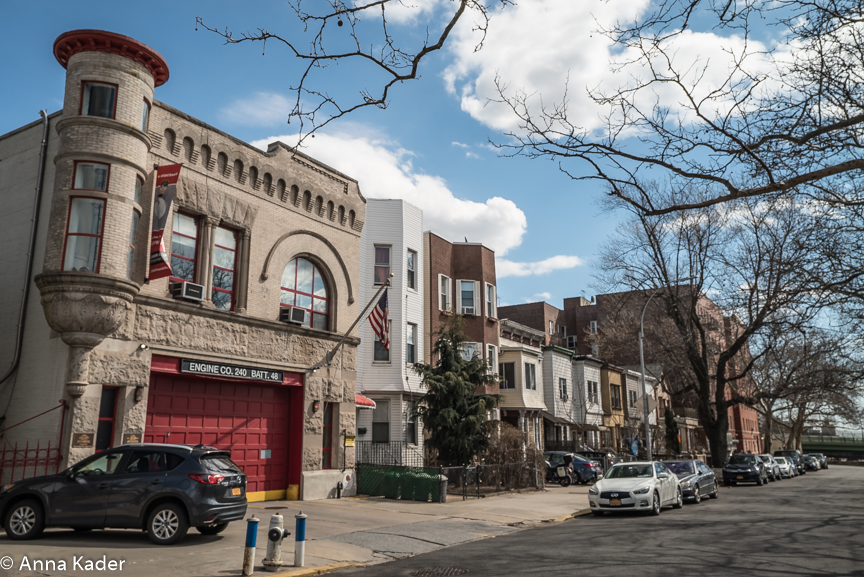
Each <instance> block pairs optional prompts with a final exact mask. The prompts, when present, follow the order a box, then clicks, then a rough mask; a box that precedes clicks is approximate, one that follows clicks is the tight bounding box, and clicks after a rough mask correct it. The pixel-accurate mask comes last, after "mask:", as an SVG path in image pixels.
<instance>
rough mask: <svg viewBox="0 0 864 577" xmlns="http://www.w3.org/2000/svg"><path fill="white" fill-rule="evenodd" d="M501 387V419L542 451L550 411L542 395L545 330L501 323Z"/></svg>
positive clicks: (499, 381)
mask: <svg viewBox="0 0 864 577" xmlns="http://www.w3.org/2000/svg"><path fill="white" fill-rule="evenodd" d="M499 324H500V326H501V339H500V341H499V343H500V346H499V357H498V386H499V391H498V392H499V393H500V394H501V395H502V396H503V397H504V398H503V400H502V401H501V405H500V411H501V420H502V421H504V422H505V423H509V424H511V425H513V426H515V427H516V428H517V429H519V430H520V431H522V432H523V433H525V434H526V439H527V440H528V442H529V443H530V445H531V446H533V447H534V448H537V449H542V448H543V432H542V431H543V429H542V427H543V413H544V412H545V411H546V410H547V408H546V403H545V402H544V392H543V384H542V382H541V381H542V378H543V352H542V351H541V349H540V343H541V342H542V340H543V337H544V335H543V333H542V331H537V330H535V329H532V328H529V327H526V326H524V325H520V324H518V323H514V322H512V321H509V320H507V319H502V320H501V321H500V322H499Z"/></svg>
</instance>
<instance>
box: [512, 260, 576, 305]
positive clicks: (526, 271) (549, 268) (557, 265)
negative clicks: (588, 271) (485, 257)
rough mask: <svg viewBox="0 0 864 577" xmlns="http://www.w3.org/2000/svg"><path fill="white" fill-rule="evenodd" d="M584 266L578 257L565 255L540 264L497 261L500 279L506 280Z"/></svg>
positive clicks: (542, 261)
mask: <svg viewBox="0 0 864 577" xmlns="http://www.w3.org/2000/svg"><path fill="white" fill-rule="evenodd" d="M583 264H585V262H584V261H583V260H582V259H581V258H579V257H578V256H565V255H558V256H553V257H550V258H547V259H545V260H541V261H538V262H513V261H510V260H507V259H505V258H497V259H495V271H496V273H497V275H496V276H497V277H498V278H505V277H508V276H530V275H539V274H549V273H550V272H553V271H556V270H565V269H568V268H575V267H577V266H581V265H583ZM535 296H536V295H535Z"/></svg>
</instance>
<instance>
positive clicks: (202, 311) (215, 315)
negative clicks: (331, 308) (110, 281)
mask: <svg viewBox="0 0 864 577" xmlns="http://www.w3.org/2000/svg"><path fill="white" fill-rule="evenodd" d="M134 304H136V305H143V306H147V307H153V308H157V309H164V310H170V311H174V312H178V313H184V314H189V315H195V316H199V317H205V318H210V319H214V320H219V321H224V322H228V323H237V324H242V325H247V326H251V327H257V328H261V329H267V330H271V331H277V332H285V333H290V334H296V335H301V336H304V337H311V338H315V339H321V340H326V341H333V342H334V343H335V342H338V341H339V340H340V339H341V338H342V335H340V334H339V333H331V332H329V331H322V330H319V329H310V328H306V327H301V326H298V325H293V324H288V323H280V322H279V321H268V320H264V319H259V318H255V317H250V316H247V315H241V314H237V313H235V312H229V311H222V310H219V309H215V308H212V309H211V308H204V307H201V306H199V305H193V304H190V303H187V302H183V301H181V300H179V299H176V300H175V299H166V298H159V297H153V296H147V295H142V294H139V295H138V296H137V297H135V301H134ZM345 344H346V345H354V346H357V345H359V344H360V338H359V337H346V338H345Z"/></svg>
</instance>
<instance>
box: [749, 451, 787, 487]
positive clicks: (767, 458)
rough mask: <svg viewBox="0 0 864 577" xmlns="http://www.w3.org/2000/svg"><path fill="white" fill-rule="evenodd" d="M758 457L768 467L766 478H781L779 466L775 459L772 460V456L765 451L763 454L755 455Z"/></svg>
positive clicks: (776, 479)
mask: <svg viewBox="0 0 864 577" xmlns="http://www.w3.org/2000/svg"><path fill="white" fill-rule="evenodd" d="M756 456H757V457H759V458H760V459H761V460H762V462H763V463H765V467H766V468H767V469H768V478H769V479H770V480H772V481H779V480H780V479H782V478H783V477H782V475H780V466H779V465H777V461H775V460H774V457H772V456H771V455H769V454H767V453H765V454H764V455H756Z"/></svg>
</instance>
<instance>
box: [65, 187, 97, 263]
mask: <svg viewBox="0 0 864 577" xmlns="http://www.w3.org/2000/svg"><path fill="white" fill-rule="evenodd" d="M104 216H105V201H104V200H102V199H101V198H86V197H74V196H73V197H71V198H70V199H69V218H68V220H67V225H66V242H65V246H64V247H63V270H71V271H81V272H99V260H100V255H101V250H102V232H103V230H104V221H105V218H104Z"/></svg>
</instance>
